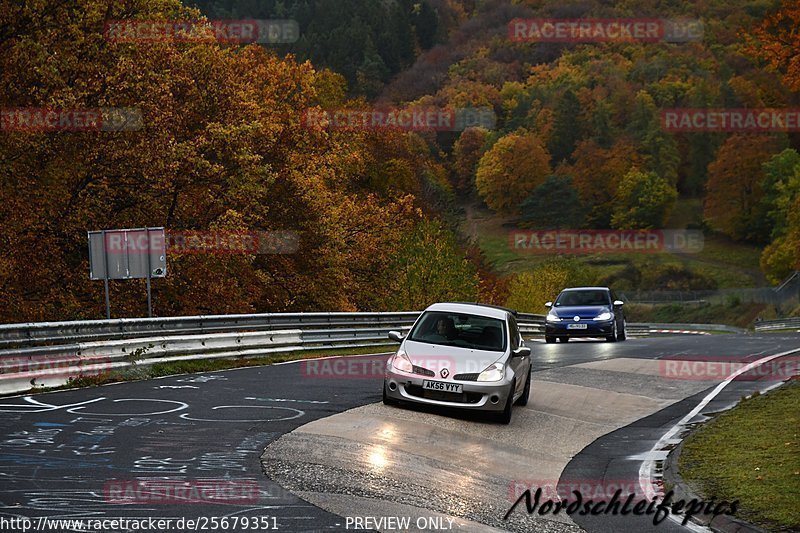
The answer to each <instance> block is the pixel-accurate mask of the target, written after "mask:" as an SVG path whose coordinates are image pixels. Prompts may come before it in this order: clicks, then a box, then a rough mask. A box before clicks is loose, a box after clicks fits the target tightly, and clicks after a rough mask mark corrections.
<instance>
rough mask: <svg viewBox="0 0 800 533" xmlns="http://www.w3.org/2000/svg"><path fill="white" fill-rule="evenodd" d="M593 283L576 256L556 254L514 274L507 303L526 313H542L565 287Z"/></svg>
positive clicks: (508, 305)
mask: <svg viewBox="0 0 800 533" xmlns="http://www.w3.org/2000/svg"><path fill="white" fill-rule="evenodd" d="M591 283H594V280H593V279H590V278H589V275H588V274H587V273H586V269H585V268H581V265H580V264H579V263H578V262H577V261H576V260H575V259H573V258H565V257H554V258H551V259H548V260H547V261H545V262H544V263H542V264H541V265H539V266H537V267H536V268H534V269H533V270H528V271H524V272H520V273H518V274H515V275H514V276H513V278H512V279H511V281H510V283H509V291H508V293H509V297H508V299H507V300H506V306H507V307H509V308H511V309H516V310H517V311H520V312H523V313H543V312H544V311H546V309H545V307H544V304H545V302H548V301H552V300H553V299H555V297H556V296H558V293H559V292H561V290H562V289H563V288H564V287H568V286H570V285H589V284H591Z"/></svg>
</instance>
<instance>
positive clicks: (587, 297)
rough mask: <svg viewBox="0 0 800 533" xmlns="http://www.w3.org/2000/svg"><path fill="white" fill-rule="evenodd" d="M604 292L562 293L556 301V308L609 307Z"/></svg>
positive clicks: (606, 293) (606, 294)
mask: <svg viewBox="0 0 800 533" xmlns="http://www.w3.org/2000/svg"><path fill="white" fill-rule="evenodd" d="M609 303H610V300H609V298H608V292H606V291H591V290H587V291H564V292H562V293H561V294H560V295H559V296H558V299H557V300H556V307H573V306H580V305H609Z"/></svg>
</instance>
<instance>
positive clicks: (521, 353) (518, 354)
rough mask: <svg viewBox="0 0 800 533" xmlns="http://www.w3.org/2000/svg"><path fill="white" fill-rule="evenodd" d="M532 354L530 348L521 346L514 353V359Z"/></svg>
mask: <svg viewBox="0 0 800 533" xmlns="http://www.w3.org/2000/svg"><path fill="white" fill-rule="evenodd" d="M530 354H531V348H530V346H520V347H519V348H517V349H516V350H514V352H513V353H512V356H513V357H528V356H529V355H530Z"/></svg>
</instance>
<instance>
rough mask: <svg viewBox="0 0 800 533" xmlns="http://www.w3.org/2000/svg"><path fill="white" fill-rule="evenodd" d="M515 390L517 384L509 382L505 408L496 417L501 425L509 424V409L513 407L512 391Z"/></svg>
mask: <svg viewBox="0 0 800 533" xmlns="http://www.w3.org/2000/svg"><path fill="white" fill-rule="evenodd" d="M516 388H517V382H516V381H512V382H511V389H510V390H509V391H508V399H507V400H506V406H505V408H504V409H503V411H502V412H501V413H500V414H499V415H498V416H497V421H498V422H500V423H501V424H510V423H511V409H512V407H513V406H514V389H516Z"/></svg>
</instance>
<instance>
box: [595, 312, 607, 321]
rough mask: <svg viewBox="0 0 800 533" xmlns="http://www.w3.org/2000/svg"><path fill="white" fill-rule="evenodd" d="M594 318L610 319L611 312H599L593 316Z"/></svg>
mask: <svg viewBox="0 0 800 533" xmlns="http://www.w3.org/2000/svg"><path fill="white" fill-rule="evenodd" d="M594 319H595V320H611V313H609V312H608V311H606V312H605V313H600V314H599V315H597V316H596V317H594Z"/></svg>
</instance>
